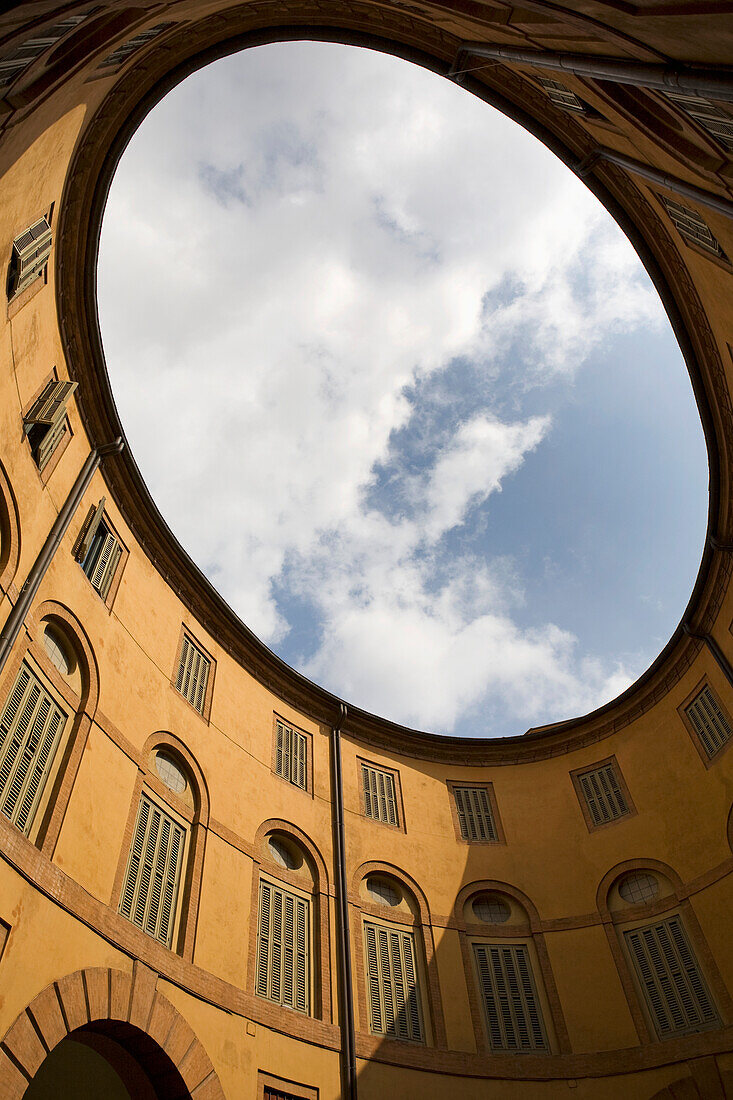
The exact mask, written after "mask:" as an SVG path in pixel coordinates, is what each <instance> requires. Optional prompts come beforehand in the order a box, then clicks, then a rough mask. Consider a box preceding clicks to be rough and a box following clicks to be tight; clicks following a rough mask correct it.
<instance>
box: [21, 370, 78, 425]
mask: <svg viewBox="0 0 733 1100" xmlns="http://www.w3.org/2000/svg"><path fill="white" fill-rule="evenodd" d="M77 385H78V383H76V382H59V381H57V380H55V379H54V380H53V381H51V382H49V383H48V385H47V386H45V387H44V390H43V393H42V394H41V395H40V397H38V398H37V399H36V400H35V401H34V402H33V404H32V405H31V407H30V409H29V410H28V412H27V413H26V415H25V416H24V417H23V422H24V423H25V424H45V425H47V426H48V427H53V426H54V425H56V424H58V422H59V421H60V420H61V418H62V417H63V415H64V413H65V412H66V406H67V404H68V402H69V398H70V397H71V395H72V394H73V393H74V391H75V390H76V388H77Z"/></svg>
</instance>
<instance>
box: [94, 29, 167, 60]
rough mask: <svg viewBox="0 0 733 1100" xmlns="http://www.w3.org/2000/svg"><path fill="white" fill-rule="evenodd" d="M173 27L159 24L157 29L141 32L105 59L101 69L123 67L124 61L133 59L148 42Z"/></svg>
mask: <svg viewBox="0 0 733 1100" xmlns="http://www.w3.org/2000/svg"><path fill="white" fill-rule="evenodd" d="M172 26H173V24H172V23H158V24H157V25H156V26H155V27H149V28H148V29H147V30H145V31H140V33H139V34H136V35H135V37H134V38H128V40H127V42H123V43H122V45H121V46H118V47H117V49H116V50H113V52H112V53H111V54H110V55H109V57H105V59H104V61H102V62H101V64H100V66H99V68H100V69H107V68H111V67H112V66H114V65H121V64H122V63H123V62H124V61H127V59H128V57H131V56H132V54H134V53H136V52H137V51H138V50H139V49H142V47H143V46H145V45H147V43H148V42H152V40H153V39H154V38H157V37H158V35H159V34H162V33H163V31H165V30H167V29H168V27H172Z"/></svg>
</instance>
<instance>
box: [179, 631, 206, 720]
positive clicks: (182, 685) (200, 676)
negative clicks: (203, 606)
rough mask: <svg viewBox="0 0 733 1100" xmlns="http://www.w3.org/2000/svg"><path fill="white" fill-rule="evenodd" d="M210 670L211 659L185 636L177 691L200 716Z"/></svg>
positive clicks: (203, 705)
mask: <svg viewBox="0 0 733 1100" xmlns="http://www.w3.org/2000/svg"><path fill="white" fill-rule="evenodd" d="M210 670H211V661H210V660H209V658H208V657H207V656H206V655H205V654H204V652H203V651H202V650H201V649H199V647H198V646H197V645H196V643H195V642H194V641H192V640H191V638H189V636H188V634H184V635H183V642H182V645H181V656H180V660H179V662H178V673H177V675H176V691H180V693H181V695H182V696H183V698H184V699H188V701H189V703H190V704H191V706H192V707H193V708H194V709H195V710H197V711H198V712H199V714H203V713H204V708H205V705H206V689H207V687H208V684H209V672H210Z"/></svg>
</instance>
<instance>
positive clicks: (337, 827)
mask: <svg viewBox="0 0 733 1100" xmlns="http://www.w3.org/2000/svg"><path fill="white" fill-rule="evenodd" d="M347 713H348V711H347V709H346V704H345V703H341V709H340V712H339V717H338V721H337V722H336V725H335V726H332V727H331V785H332V796H333V831H334V842H335V843H334V851H335V856H336V903H337V909H338V944H339V1008H340V1022H341V1078H342V1087H343V1092H342V1095H343V1097H344V1100H357V1083H356V1032H355V1027H354V990H353V980H352V974H351V937H350V935H349V890H348V883H347V881H346V844H345V840H344V788H343V778H342V774H341V729H342V727H343V724H344V722H345V721H346V716H347Z"/></svg>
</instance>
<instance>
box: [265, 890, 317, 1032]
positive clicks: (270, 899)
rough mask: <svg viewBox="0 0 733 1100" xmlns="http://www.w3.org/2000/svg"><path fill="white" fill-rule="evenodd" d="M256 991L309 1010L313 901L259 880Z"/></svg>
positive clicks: (295, 1007) (306, 1010)
mask: <svg viewBox="0 0 733 1100" xmlns="http://www.w3.org/2000/svg"><path fill="white" fill-rule="evenodd" d="M256 957H257V972H256V977H255V992H256V993H257V995H258V996H260V997H266V998H267V999H268V1000H270V1001H275V1002H276V1003H277V1004H280V1005H285V1006H286V1007H287V1008H294V1009H296V1010H297V1011H298V1012H304V1013H306V1014H308V1013H309V1012H310V902H309V900H308V899H307V898H302V897H301V896H300V895H299V894H294V893H291V892H290V891H289V890H285V889H283V888H281V887H279V886H274V885H273V884H272V883H270V882H265V881H264V880H263V881H261V882H260V906H259V916H258V922H257V956H256Z"/></svg>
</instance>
